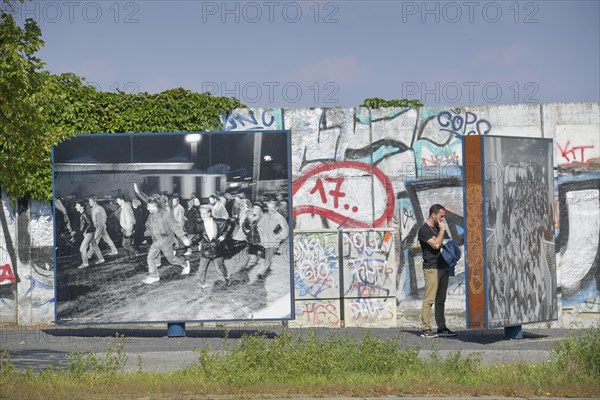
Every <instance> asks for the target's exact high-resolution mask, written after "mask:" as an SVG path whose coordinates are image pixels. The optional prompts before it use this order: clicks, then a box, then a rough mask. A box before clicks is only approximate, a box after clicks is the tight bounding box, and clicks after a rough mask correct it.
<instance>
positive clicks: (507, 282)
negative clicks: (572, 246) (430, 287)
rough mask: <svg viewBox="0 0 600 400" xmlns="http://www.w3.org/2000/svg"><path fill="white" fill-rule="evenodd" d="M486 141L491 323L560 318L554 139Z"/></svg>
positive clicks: (514, 322)
mask: <svg viewBox="0 0 600 400" xmlns="http://www.w3.org/2000/svg"><path fill="white" fill-rule="evenodd" d="M483 143H484V155H485V213H486V221H485V227H486V228H485V229H486V258H485V259H486V262H485V263H486V265H485V268H486V272H487V287H488V291H487V303H488V327H502V326H511V325H518V324H523V323H532V322H543V321H551V320H556V319H557V318H558V305H557V293H556V262H555V252H554V208H553V204H554V179H553V164H552V151H553V146H552V140H549V139H534V138H516V137H493V136H490V137H485V138H483Z"/></svg>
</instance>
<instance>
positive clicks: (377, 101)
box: [360, 97, 423, 109]
mask: <svg viewBox="0 0 600 400" xmlns="http://www.w3.org/2000/svg"><path fill="white" fill-rule="evenodd" d="M360 106H361V107H367V108H372V109H375V108H387V107H399V108H410V107H423V103H421V102H420V101H419V100H408V99H402V100H398V99H393V100H385V99H381V98H379V97H371V98H368V99H365V100H364V101H363V103H362V104H361V105H360Z"/></svg>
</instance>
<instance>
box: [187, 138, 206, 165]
mask: <svg viewBox="0 0 600 400" xmlns="http://www.w3.org/2000/svg"><path fill="white" fill-rule="evenodd" d="M201 139H202V135H200V134H199V133H190V134H189V135H185V141H186V142H188V143H189V144H190V147H191V149H192V161H193V162H194V164H195V163H196V157H197V155H198V143H200V140H201Z"/></svg>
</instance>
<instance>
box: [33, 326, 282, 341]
mask: <svg viewBox="0 0 600 400" xmlns="http://www.w3.org/2000/svg"><path fill="white" fill-rule="evenodd" d="M43 332H44V333H45V334H47V335H51V336H59V337H60V336H79V337H115V336H116V335H117V334H119V335H123V336H124V337H138V338H162V337H167V329H166V328H165V329H137V328H125V329H116V328H67V329H64V328H60V329H44V330H43ZM251 335H261V336H264V337H266V338H269V339H273V338H275V337H277V334H276V333H275V332H269V331H265V330H259V329H234V330H227V329H186V330H185V337H188V338H222V339H240V338H241V337H243V336H251Z"/></svg>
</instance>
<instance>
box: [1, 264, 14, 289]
mask: <svg viewBox="0 0 600 400" xmlns="http://www.w3.org/2000/svg"><path fill="white" fill-rule="evenodd" d="M14 284H15V275H14V274H13V272H12V268H10V265H9V264H4V265H0V285H14Z"/></svg>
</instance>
